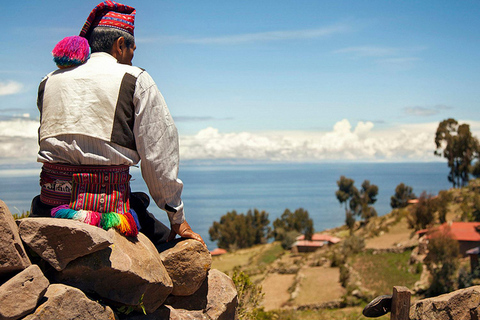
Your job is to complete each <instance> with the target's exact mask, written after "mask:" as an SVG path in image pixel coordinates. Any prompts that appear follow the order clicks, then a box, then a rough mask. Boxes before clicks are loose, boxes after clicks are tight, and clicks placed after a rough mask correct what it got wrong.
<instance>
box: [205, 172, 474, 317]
mask: <svg viewBox="0 0 480 320" xmlns="http://www.w3.org/2000/svg"><path fill="white" fill-rule="evenodd" d="M479 185H480V183H479V181H478V180H476V181H473V182H471V184H470V185H469V187H465V188H462V189H451V190H449V191H447V192H445V193H443V194H442V197H445V199H448V201H447V202H442V206H443V207H445V208H446V219H447V221H459V220H462V219H463V220H466V219H468V217H470V218H471V216H472V212H473V211H474V210H475V208H476V202H475V199H477V197H478V190H479ZM413 206H414V205H410V206H409V207H407V208H405V209H401V210H393V211H392V212H390V213H389V214H387V215H385V216H382V217H376V218H373V219H371V220H370V222H369V223H368V224H363V225H362V224H361V223H358V222H357V225H356V227H355V232H354V235H355V237H354V239H357V240H356V241H358V242H359V243H355V242H354V243H353V245H354V246H355V245H359V246H361V247H362V250H359V252H350V254H348V255H347V256H346V258H345V261H343V262H344V263H339V261H338V260H339V256H340V252H341V251H342V250H344V249H343V247H344V246H345V243H346V241H345V240H346V239H347V238H348V236H349V232H348V229H347V227H346V226H340V227H338V228H334V229H330V230H324V231H322V232H321V233H325V234H330V235H333V236H337V237H340V238H342V239H343V240H344V241H342V242H341V243H339V244H336V245H332V246H329V247H326V246H325V247H323V248H321V249H319V250H317V251H316V252H312V253H297V254H293V253H291V252H290V251H285V250H283V249H282V247H281V245H280V244H279V243H277V242H274V243H270V244H266V245H260V246H256V247H253V248H249V249H242V250H238V251H236V252H234V253H227V254H225V255H223V256H218V257H214V259H213V268H217V269H219V270H221V271H223V272H225V273H227V274H230V275H232V274H233V273H234V271H237V272H239V271H243V272H244V273H245V274H248V275H249V276H250V279H251V280H252V281H253V283H254V284H256V285H258V286H259V287H261V291H262V293H263V300H262V301H261V303H260V307H261V308H263V310H264V311H265V312H267V315H270V316H271V315H272V314H274V315H275V317H278V318H277V319H361V318H364V317H363V316H362V315H361V310H362V309H363V307H364V306H365V305H366V303H368V302H369V301H371V299H373V298H374V297H376V296H378V295H383V294H391V292H392V288H393V286H398V285H400V286H406V287H408V288H410V289H413V288H415V286H416V284H417V285H418V283H419V280H421V278H422V280H423V281H424V280H425V279H424V278H425V274H424V275H423V277H422V271H423V270H424V268H423V266H422V264H421V263H411V262H410V260H411V259H410V257H411V253H412V250H414V249H415V248H416V247H417V246H418V237H417V235H416V234H415V232H414V230H413V229H411V228H409V224H411V220H412V218H411V215H412V210H413V209H414V207H413ZM439 211H440V209H439ZM436 215H437V218H436V219H435V221H434V223H435V224H438V223H439V221H438V216H439V213H438V212H437V213H436ZM348 241H350V240H348ZM460 264H461V265H465V264H468V261H466V260H465V259H463V260H461V261H460ZM342 283H343V284H344V285H343V286H342ZM419 297H421V295H418V296H415V295H414V296H413V297H412V299H417V298H419ZM267 318H268V317H267ZM268 319H270V318H268ZM379 319H389V316H384V318H383V317H382V318H379Z"/></svg>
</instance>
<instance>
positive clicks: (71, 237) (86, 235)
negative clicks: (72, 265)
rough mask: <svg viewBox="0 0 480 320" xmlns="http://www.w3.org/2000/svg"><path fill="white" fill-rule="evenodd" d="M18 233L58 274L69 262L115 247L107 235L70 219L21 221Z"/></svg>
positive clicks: (101, 230) (94, 227) (103, 231)
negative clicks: (111, 246)
mask: <svg viewBox="0 0 480 320" xmlns="http://www.w3.org/2000/svg"><path fill="white" fill-rule="evenodd" d="M19 232H20V236H21V237H22V240H23V241H24V242H25V243H26V244H27V245H28V246H29V247H30V248H31V249H32V250H33V251H35V252H36V253H37V254H38V255H39V256H40V257H42V259H44V260H45V261H47V262H48V263H49V264H50V265H51V266H52V267H54V268H55V269H56V270H58V271H61V270H63V269H64V268H65V267H66V266H67V264H68V263H69V262H70V261H73V260H75V259H76V258H79V257H82V256H85V255H87V254H90V253H93V252H95V251H98V250H102V249H105V248H107V247H108V246H110V245H111V244H112V241H111V239H110V236H109V235H108V233H107V231H105V230H103V229H101V228H98V227H96V226H91V225H88V224H86V223H82V222H79V221H74V220H69V219H54V218H26V219H22V220H21V221H20V223H19Z"/></svg>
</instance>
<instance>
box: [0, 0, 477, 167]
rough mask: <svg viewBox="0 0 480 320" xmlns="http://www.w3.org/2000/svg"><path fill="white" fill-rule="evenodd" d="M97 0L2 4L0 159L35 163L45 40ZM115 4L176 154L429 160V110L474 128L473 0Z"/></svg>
mask: <svg viewBox="0 0 480 320" xmlns="http://www.w3.org/2000/svg"><path fill="white" fill-rule="evenodd" d="M98 2H99V1H62V6H61V8H59V7H58V2H57V1H39V0H32V1H28V3H25V2H13V1H8V2H5V3H2V7H3V9H4V12H6V13H8V14H5V15H4V18H3V26H4V28H3V32H2V34H1V35H0V41H1V43H2V44H3V48H4V49H3V50H2V51H1V52H0V164H9V163H19V162H22V163H23V162H30V161H35V154H36V151H37V150H36V137H35V134H36V126H37V122H38V111H37V110H36V91H37V86H38V83H39V82H40V80H41V79H42V77H43V76H44V75H45V74H47V73H48V72H50V71H52V70H54V69H55V65H54V63H53V61H52V57H51V50H52V49H53V47H54V46H55V44H56V43H57V42H58V41H59V40H61V39H62V38H63V37H66V36H70V35H76V34H78V33H79V31H80V29H81V27H82V26H83V23H84V22H85V20H86V18H87V16H88V14H89V13H90V11H91V9H92V8H93V7H94V6H95V5H96V4H98ZM124 3H125V4H129V5H131V6H134V7H135V8H136V9H137V16H136V22H135V26H136V28H135V36H136V42H137V51H136V53H135V58H134V61H133V62H134V65H137V66H140V67H142V68H145V69H146V70H147V71H148V72H149V73H150V74H151V75H152V77H153V78H154V79H155V81H156V82H157V85H158V87H159V89H160V91H161V92H162V93H163V95H164V96H165V99H166V101H167V104H168V106H169V108H170V111H171V113H172V115H173V117H174V119H175V121H176V124H177V127H178V130H179V133H180V143H181V157H182V159H183V160H184V161H190V160H191V161H195V160H219V159H223V160H225V159H227V160H238V159H244V160H245V159H246V160H261V161H298V162H302V161H309V162H311V161H342V160H347V161H434V160H436V158H434V157H433V148H434V144H433V139H434V133H435V129H436V126H437V125H438V123H439V122H440V121H442V120H444V119H446V118H450V117H453V118H455V119H457V120H459V121H460V122H462V123H463V122H466V123H469V124H470V125H471V129H472V131H473V132H474V134H475V135H477V136H478V135H479V134H480V117H479V113H478V112H477V107H478V103H479V102H480V90H479V88H480V59H478V57H479V51H480V41H479V38H478V30H479V29H480V28H479V24H480V22H479V19H478V16H479V13H480V2H478V1H385V0H382V1H338V0H337V1H311V0H310V1H306V0H305V1H302V0H296V1H293V0H292V1H201V2H200V1H129V2H124Z"/></svg>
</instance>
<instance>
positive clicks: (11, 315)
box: [0, 265, 50, 320]
mask: <svg viewBox="0 0 480 320" xmlns="http://www.w3.org/2000/svg"><path fill="white" fill-rule="evenodd" d="M49 284H50V283H49V282H48V280H47V278H45V276H44V275H43V273H42V271H41V270H40V268H39V267H38V266H37V265H31V266H30V267H28V268H26V269H25V270H23V271H22V272H20V273H18V274H17V275H16V276H14V277H13V278H11V279H10V280H8V281H7V282H5V283H4V284H3V285H2V286H0V319H1V320H15V319H19V318H21V317H23V316H25V315H27V314H29V313H30V312H32V311H33V310H35V308H36V306H37V303H38V301H39V300H40V299H41V298H42V297H43V295H44V294H45V292H46V291H47V288H48V285H49Z"/></svg>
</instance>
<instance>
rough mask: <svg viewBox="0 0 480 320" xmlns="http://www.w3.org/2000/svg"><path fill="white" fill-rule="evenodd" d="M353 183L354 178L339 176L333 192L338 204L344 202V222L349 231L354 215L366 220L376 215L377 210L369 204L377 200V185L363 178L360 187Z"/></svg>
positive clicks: (353, 221)
mask: <svg viewBox="0 0 480 320" xmlns="http://www.w3.org/2000/svg"><path fill="white" fill-rule="evenodd" d="M354 183H355V181H354V180H352V179H349V178H346V177H345V176H341V177H340V180H338V181H337V185H338V190H337V191H336V192H335V195H336V196H337V199H338V201H339V202H340V204H342V203H345V224H346V225H347V226H348V227H349V228H350V232H352V230H353V226H354V224H355V216H360V217H361V218H362V219H364V220H365V221H366V222H368V220H370V218H372V217H375V216H377V211H376V210H375V208H374V207H373V206H371V205H372V204H374V203H375V202H376V201H377V198H376V197H377V195H378V187H377V186H376V185H374V184H370V181H369V180H365V181H363V183H362V188H361V189H360V190H358V189H357V188H356V187H355V186H354Z"/></svg>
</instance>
